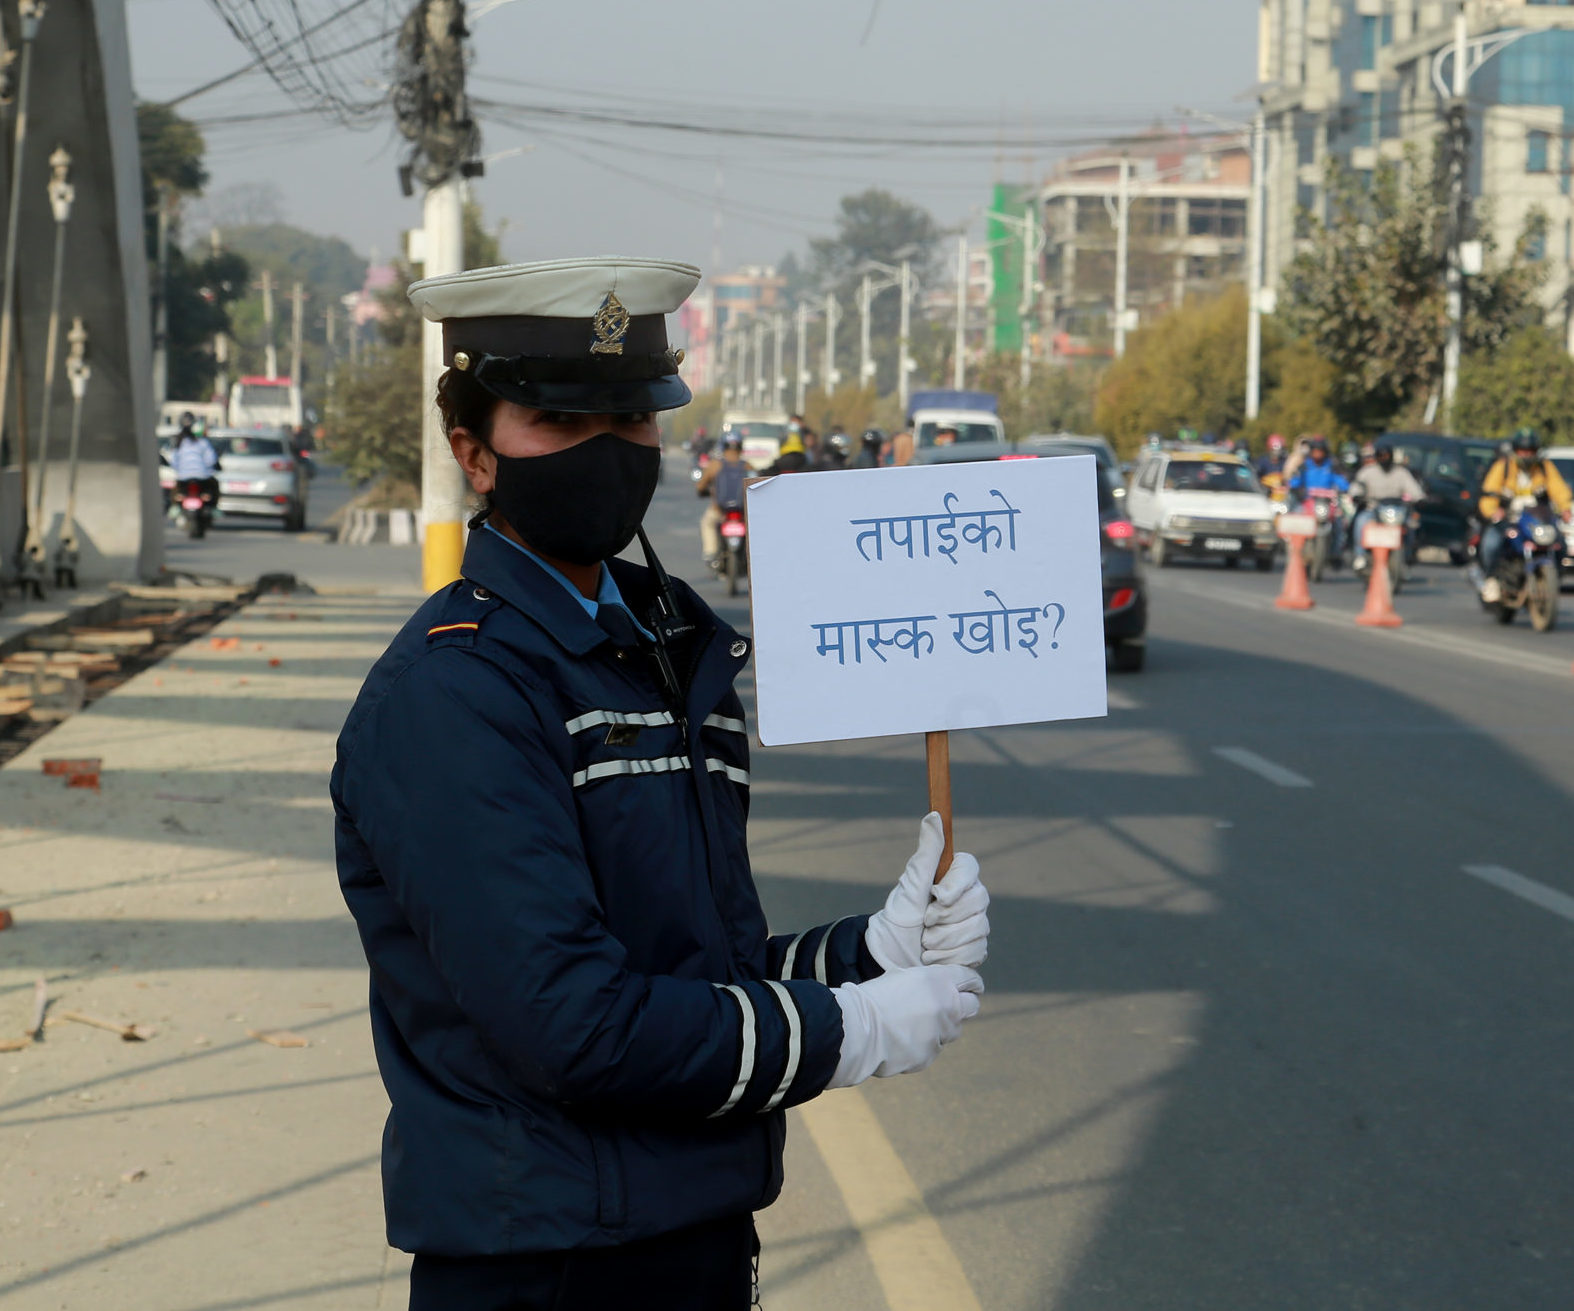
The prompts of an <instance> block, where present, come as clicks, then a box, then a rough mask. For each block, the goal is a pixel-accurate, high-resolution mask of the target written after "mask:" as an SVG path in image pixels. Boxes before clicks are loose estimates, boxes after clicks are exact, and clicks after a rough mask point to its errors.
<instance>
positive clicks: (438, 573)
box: [421, 520, 465, 592]
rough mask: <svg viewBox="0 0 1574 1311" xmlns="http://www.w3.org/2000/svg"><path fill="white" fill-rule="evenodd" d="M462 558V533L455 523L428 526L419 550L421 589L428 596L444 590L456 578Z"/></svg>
mask: <svg viewBox="0 0 1574 1311" xmlns="http://www.w3.org/2000/svg"><path fill="white" fill-rule="evenodd" d="M464 557H465V539H464V531H463V525H462V524H460V523H459V522H458V520H451V521H450V520H445V521H441V522H438V523H428V524H427V525H426V542H425V544H424V545H423V546H422V548H421V585H422V586H423V587H425V588H426V590H427V591H428V592H435V591H437V590H439V589H440V588H444V587H447V586H448V584H449V583H451V582H453V581H455V580H456V579H457V578H458V577H459V573H460V569H461V567H462V566H463V564H464Z"/></svg>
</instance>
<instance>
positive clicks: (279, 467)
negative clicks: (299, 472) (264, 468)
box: [268, 460, 295, 473]
mask: <svg viewBox="0 0 1574 1311" xmlns="http://www.w3.org/2000/svg"><path fill="white" fill-rule="evenodd" d="M294 467H295V466H294V464H292V463H291V462H290V461H289V460H274V461H272V462H270V463H269V465H268V468H270V469H272V470H273V471H274V472H275V473H288V472H289V471H290V470H291V469H293V468H294Z"/></svg>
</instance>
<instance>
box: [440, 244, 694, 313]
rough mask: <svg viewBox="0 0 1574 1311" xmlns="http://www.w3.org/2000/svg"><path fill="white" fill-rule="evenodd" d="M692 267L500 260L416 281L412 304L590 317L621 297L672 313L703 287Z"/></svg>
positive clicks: (619, 260)
mask: <svg viewBox="0 0 1574 1311" xmlns="http://www.w3.org/2000/svg"><path fill="white" fill-rule="evenodd" d="M699 280H700V271H699V270H698V269H697V268H695V267H694V265H692V264H677V263H674V262H673V261H671V260H663V259H628V258H625V257H623V256H620V255H607V256H602V257H600V258H596V259H555V260H544V261H542V262H540V263H537V264H500V265H498V266H496V267H495V268H490V269H470V270H468V271H467V272H464V273H450V274H447V275H445V276H443V277H440V278H423V279H422V280H421V281H420V282H414V283H411V284H410V291H409V296H410V300H411V303H412V304H414V305H415V307H416V308H417V309H418V310H420V311H421V313H422V315H423V316H424V317H426V318H428V319H432V320H434V321H437V322H441V321H443V320H445V319H479V318H500V317H504V316H510V315H524V316H530V317H535V318H551V319H589V318H591V317H593V316H594V315H595V314H596V313H597V311H599V310H600V309H601V307H602V306H603V305H604V304H605V303H606V300H607V297H608V296H609V295H615V296H616V297H617V298H618V300H619V301H620V302H621V303H622V305H623V307H624V308H625V309H626V310H627V311H628V312H629V314H631V315H635V316H639V315H649V314H671V313H673V312H674V311H675V310H677V308H678V307H679V306H680V305H682V304H683V302H684V301H686V300H687V299H688V298H689V294H690V293H691V292H692V291H693V290H694V288H695V286H697V285H698V283H699Z"/></svg>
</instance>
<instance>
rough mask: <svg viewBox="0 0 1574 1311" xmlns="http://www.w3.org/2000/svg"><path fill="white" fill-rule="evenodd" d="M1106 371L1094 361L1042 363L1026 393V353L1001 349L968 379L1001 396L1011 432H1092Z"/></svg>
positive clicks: (1012, 434) (1024, 434) (1003, 414)
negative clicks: (1024, 388)
mask: <svg viewBox="0 0 1574 1311" xmlns="http://www.w3.org/2000/svg"><path fill="white" fill-rule="evenodd" d="M1103 374H1104V366H1102V365H1099V364H1093V363H1076V364H1067V365H1064V366H1047V367H1046V366H1042V365H1041V366H1039V367H1038V368H1035V369H1034V370H1033V374H1032V377H1031V379H1030V381H1029V382H1028V387H1027V392H1026V393H1025V394H1024V393H1023V391H1022V357H1021V356H1020V355H1017V354H1013V353H1010V352H1001V353H999V354H995V355H991V356H989V357H988V358H987V359H985V360H984V361H983V362H982V363H981V364H980V365H979V366H978V367H977V368H976V369H974V370H973V373H972V376H971V378H970V379H969V383H970V385H971V386H972V387H974V388H975V389H977V390H979V391H987V392H993V393H994V394H995V396H996V397H998V398H999V401H1000V417H1001V419H1002V420H1003V421H1004V422H1005V425H1006V433H1007V435H1008V436H1010V437H1013V438H1017V439H1020V438H1023V437H1028V436H1031V435H1033V434H1034V433H1056V432H1076V433H1091V432H1093V431H1094V416H1093V405H1094V399H1095V398H1096V396H1097V395H1098V388H1099V381H1100V379H1101V378H1102V377H1103Z"/></svg>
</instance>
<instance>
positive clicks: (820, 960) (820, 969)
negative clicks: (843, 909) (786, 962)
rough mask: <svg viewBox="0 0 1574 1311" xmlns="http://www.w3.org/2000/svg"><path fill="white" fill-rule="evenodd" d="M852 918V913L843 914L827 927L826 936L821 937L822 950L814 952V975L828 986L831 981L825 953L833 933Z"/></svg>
mask: <svg viewBox="0 0 1574 1311" xmlns="http://www.w3.org/2000/svg"><path fill="white" fill-rule="evenodd" d="M850 919H852V916H851V915H843V916H842V917H841V919H839V920H837V921H836V922H835V923H834V924H832V925H831V927H830V928H828V929H826V931H825V936H824V937H823V938H821V939H820V950H819V951H817V952H815V953H814V977H815V978H817V979H818V980H819V981H820V982H821V983H823V984H825V985H826V986H827V987H829V986H830V983H831V981H830V980H829V979H828V978H826V977H825V953H826V952H827V951H828V950H829V949H830V946H831V934H833V933H835V932H836V930H837V928H838V927H839V926H840V925H843V924H845V923H847V921H848V920H850Z"/></svg>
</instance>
